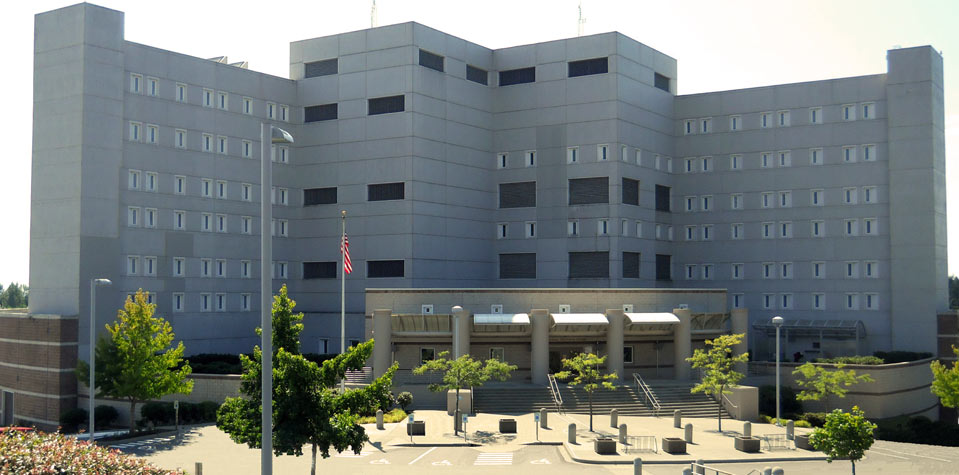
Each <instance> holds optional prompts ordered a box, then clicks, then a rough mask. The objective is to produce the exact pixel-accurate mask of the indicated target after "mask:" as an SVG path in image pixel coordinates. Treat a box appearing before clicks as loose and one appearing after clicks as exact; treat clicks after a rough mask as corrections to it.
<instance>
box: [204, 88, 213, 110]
mask: <svg viewBox="0 0 959 475" xmlns="http://www.w3.org/2000/svg"><path fill="white" fill-rule="evenodd" d="M203 107H213V90H212V89H204V90H203Z"/></svg>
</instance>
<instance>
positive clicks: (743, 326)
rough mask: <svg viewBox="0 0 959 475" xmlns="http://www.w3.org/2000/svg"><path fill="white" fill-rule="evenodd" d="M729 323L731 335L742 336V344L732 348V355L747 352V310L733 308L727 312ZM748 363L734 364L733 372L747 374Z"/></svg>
mask: <svg viewBox="0 0 959 475" xmlns="http://www.w3.org/2000/svg"><path fill="white" fill-rule="evenodd" d="M729 323H730V327H731V329H732V332H733V334H739V333H742V334H743V341H742V343H740V344H738V345H736V346H735V347H733V354H736V355H741V354H743V353H746V352H747V351H749V310H747V309H745V308H734V309H732V310H731V311H730V312H729ZM748 365H749V363H736V365H735V368H734V369H735V370H736V371H738V372H740V373H742V374H747V370H748Z"/></svg>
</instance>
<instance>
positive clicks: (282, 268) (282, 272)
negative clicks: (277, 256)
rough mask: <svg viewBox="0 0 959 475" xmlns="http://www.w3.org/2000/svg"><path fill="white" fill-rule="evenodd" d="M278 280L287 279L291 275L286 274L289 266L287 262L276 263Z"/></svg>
mask: <svg viewBox="0 0 959 475" xmlns="http://www.w3.org/2000/svg"><path fill="white" fill-rule="evenodd" d="M275 264H276V278H277V279H286V278H287V277H288V276H289V275H288V274H287V272H286V269H287V265H286V262H283V261H276V263H275Z"/></svg>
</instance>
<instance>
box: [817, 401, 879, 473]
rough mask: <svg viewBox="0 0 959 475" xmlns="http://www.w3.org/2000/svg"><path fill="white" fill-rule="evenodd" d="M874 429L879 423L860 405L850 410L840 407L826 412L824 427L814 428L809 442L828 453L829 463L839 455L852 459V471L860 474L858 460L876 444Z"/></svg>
mask: <svg viewBox="0 0 959 475" xmlns="http://www.w3.org/2000/svg"><path fill="white" fill-rule="evenodd" d="M874 430H876V424H873V423H871V422H869V421H867V420H866V417H865V414H864V413H863V412H862V411H861V410H859V407H858V406H853V408H852V412H850V413H845V412H842V410H840V409H836V410H834V411H832V412H831V413H829V414H827V415H826V423H825V424H824V425H823V426H822V427H820V428H817V429H816V430H815V431H813V433H812V435H811V436H810V437H809V443H810V444H811V445H812V446H813V447H815V448H816V450H819V451H822V452H823V453H825V454H826V461H827V462H829V463H832V461H833V460H835V459H848V460H849V461H850V462H852V473H853V475H856V461H857V460H861V459H862V457H863V455H865V453H866V451H867V450H869V447H872V443H873V442H874V439H873V431H874Z"/></svg>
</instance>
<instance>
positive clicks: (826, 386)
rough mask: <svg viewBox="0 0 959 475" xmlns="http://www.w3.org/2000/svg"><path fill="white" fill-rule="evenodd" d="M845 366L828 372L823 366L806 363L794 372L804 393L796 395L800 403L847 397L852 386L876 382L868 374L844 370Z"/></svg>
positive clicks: (800, 392)
mask: <svg viewBox="0 0 959 475" xmlns="http://www.w3.org/2000/svg"><path fill="white" fill-rule="evenodd" d="M844 366H845V365H844V364H842V363H838V364H836V369H835V370H828V369H826V368H825V367H824V366H822V365H815V364H812V363H805V364H803V365H802V366H800V367H798V368H796V369H795V370H793V375H795V376H796V377H797V379H796V384H798V385H799V387H800V388H803V389H802V391H799V394H797V395H796V399H798V400H800V401H819V400H822V399H828V398H829V397H830V396H833V395H835V396H839V397H840V398H844V397H846V393H847V392H849V389H847V388H849V387H850V386H852V385H854V384H859V383H871V382H873V381H875V380H874V379H872V377H871V376H869V375H868V374H862V375H858V376H857V375H856V370H852V369H849V370H843V369H842V368H843V367H844Z"/></svg>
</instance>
